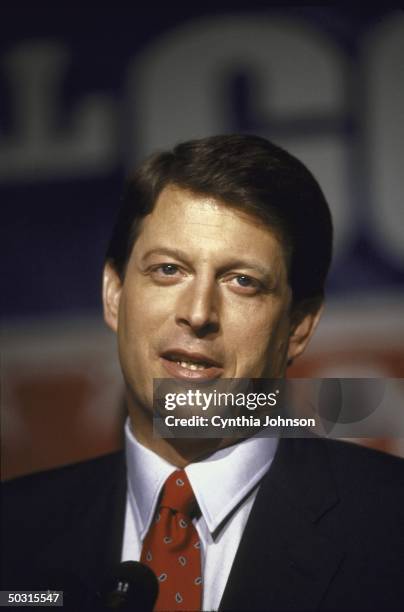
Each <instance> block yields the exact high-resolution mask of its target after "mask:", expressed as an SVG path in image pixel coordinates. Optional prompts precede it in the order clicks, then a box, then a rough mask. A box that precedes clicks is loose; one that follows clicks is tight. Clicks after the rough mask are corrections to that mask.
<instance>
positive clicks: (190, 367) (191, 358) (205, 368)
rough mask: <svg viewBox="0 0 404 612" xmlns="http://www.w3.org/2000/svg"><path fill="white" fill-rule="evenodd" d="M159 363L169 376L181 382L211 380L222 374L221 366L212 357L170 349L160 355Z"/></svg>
mask: <svg viewBox="0 0 404 612" xmlns="http://www.w3.org/2000/svg"><path fill="white" fill-rule="evenodd" d="M160 360H161V363H162V365H163V367H164V369H165V370H166V372H167V373H168V374H170V376H173V377H174V378H180V379H183V380H211V379H213V378H218V377H219V376H221V375H222V374H223V371H224V369H223V366H222V365H221V364H220V363H219V362H218V361H216V359H213V358H212V357H210V356H208V355H205V354H202V353H193V352H189V351H184V350H183V349H170V350H167V351H164V353H162V354H161V355H160Z"/></svg>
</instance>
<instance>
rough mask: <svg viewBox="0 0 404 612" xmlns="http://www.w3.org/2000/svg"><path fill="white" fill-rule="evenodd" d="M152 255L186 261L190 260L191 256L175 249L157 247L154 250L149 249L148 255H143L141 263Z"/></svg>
mask: <svg viewBox="0 0 404 612" xmlns="http://www.w3.org/2000/svg"><path fill="white" fill-rule="evenodd" d="M152 255H168V256H169V257H175V258H177V259H182V260H184V261H186V260H188V259H189V256H188V255H187V254H186V253H185V251H181V249H175V248H170V247H156V248H154V249H149V250H148V251H146V253H143V255H142V257H141V258H140V261H142V262H143V261H145V260H146V259H148V258H149V257H151V256H152Z"/></svg>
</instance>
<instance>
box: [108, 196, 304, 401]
mask: <svg viewBox="0 0 404 612" xmlns="http://www.w3.org/2000/svg"><path fill="white" fill-rule="evenodd" d="M291 298H292V296H291V289H290V287H289V285H288V281H287V266H286V261H285V256H284V252H283V248H282V245H281V243H280V242H279V240H278V239H277V238H276V236H275V234H274V233H273V232H272V231H271V230H270V229H268V228H267V227H265V226H263V225H262V223H260V221H258V220H257V219H255V218H254V217H252V216H250V215H248V214H246V213H243V212H240V211H237V210H235V209H233V208H231V207H229V206H226V205H224V204H223V203H221V202H220V201H218V200H216V199H215V198H212V197H209V196H203V195H197V194H194V193H192V192H189V191H185V190H183V189H180V188H178V187H175V186H168V187H166V188H165V189H164V190H163V191H162V193H161V194H160V196H159V198H158V200H157V202H156V205H155V208H154V210H153V212H152V213H151V214H149V215H147V216H146V217H145V218H144V220H143V222H142V226H141V229H140V233H139V237H138V239H137V240H136V243H135V246H134V248H133V251H132V254H131V256H130V259H129V262H128V266H127V271H126V275H125V279H124V282H123V284H122V285H121V284H120V282H119V279H118V277H117V275H116V274H115V272H114V270H113V269H112V268H110V267H109V266H107V268H106V271H105V278H104V303H105V313H106V314H105V316H106V320H107V323H108V324H109V325H110V326H111V327H112V328H113V329H114V330H115V331H116V332H117V334H118V343H119V355H120V361H121V366H122V370H123V374H124V378H125V381H126V384H127V386H128V388H129V390H130V394H129V395H130V397H131V398H132V401H134V403H135V404H136V405H138V406H139V405H140V406H142V407H143V408H146V409H147V410H151V407H152V391H153V378H167V377H173V378H180V379H185V380H195V379H196V380H205V379H214V378H260V377H273V378H277V377H282V376H283V375H284V372H285V368H286V363H287V360H288V358H291V357H294V356H296V354H298V352H301V351H302V350H303V348H302V342H300V343H296V340H293V338H295V339H296V336H294V335H293V333H294V332H293V333H292V325H291V318H290V310H291ZM306 342H307V339H306V340H305V342H304V344H305V343H306Z"/></svg>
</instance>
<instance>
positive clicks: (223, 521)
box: [122, 420, 278, 610]
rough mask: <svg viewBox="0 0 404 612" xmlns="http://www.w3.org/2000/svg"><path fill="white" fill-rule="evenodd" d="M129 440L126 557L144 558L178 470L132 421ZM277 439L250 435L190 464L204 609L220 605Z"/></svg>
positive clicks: (124, 558)
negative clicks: (139, 436) (138, 434)
mask: <svg viewBox="0 0 404 612" xmlns="http://www.w3.org/2000/svg"><path fill="white" fill-rule="evenodd" d="M125 438H126V461H127V468H128V495H127V504H126V517H125V528H124V537H123V547H122V561H129V560H134V561H139V559H140V555H141V551H142V543H143V540H144V538H145V536H146V534H147V531H148V529H149V527H150V524H151V522H152V519H153V516H154V513H155V511H156V506H157V502H158V499H159V496H160V493H161V489H162V487H163V485H164V483H165V481H166V479H167V478H168V477H169V476H170V474H172V472H174V471H175V470H176V469H178V468H177V467H176V466H174V465H172V464H171V463H168V462H167V461H166V460H165V459H162V458H161V457H160V456H159V455H156V454H155V453H153V452H152V451H151V450H149V449H147V448H146V447H144V446H142V445H141V444H140V443H139V442H138V441H137V440H136V438H135V436H134V435H133V433H132V431H131V427H130V425H129V420H128V421H127V423H126V425H125ZM277 442H278V441H277V440H276V439H275V438H257V437H253V438H249V439H247V440H244V441H242V442H240V443H238V444H235V445H233V446H230V447H228V448H224V449H222V450H219V451H216V452H215V453H213V454H212V455H210V456H209V457H208V458H207V459H204V460H203V461H199V462H197V463H191V464H189V465H187V467H186V468H185V472H186V474H187V476H188V479H189V482H190V483H191V486H192V489H193V491H194V493H195V497H196V500H197V502H198V504H199V508H200V511H201V515H200V517H199V518H197V519H194V525H195V527H196V529H197V531H198V534H199V537H200V540H201V543H202V549H201V556H202V558H201V563H202V576H203V585H204V586H203V610H217V609H218V607H219V604H220V600H221V598H222V595H223V592H224V589H225V586H226V582H227V579H228V577H229V574H230V570H231V566H232V564H233V561H234V558H235V555H236V552H237V548H238V546H239V543H240V540H241V536H242V534H243V531H244V527H245V525H246V522H247V519H248V516H249V514H250V510H251V508H252V505H253V503H254V500H255V497H256V495H257V491H258V488H259V484H260V481H261V479H262V477H263V476H264V474H265V473H266V472H267V471H268V469H269V467H270V465H271V463H272V460H273V457H274V455H275V451H276V447H277ZM235 508H236V510H235V511H234V512H233V510H234V509H235ZM232 512H233V513H232Z"/></svg>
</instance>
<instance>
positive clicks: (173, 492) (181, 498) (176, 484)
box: [160, 470, 196, 517]
mask: <svg viewBox="0 0 404 612" xmlns="http://www.w3.org/2000/svg"><path fill="white" fill-rule="evenodd" d="M163 506H164V507H166V508H171V510H174V511H175V512H180V513H181V514H184V515H185V516H189V517H192V516H193V515H194V514H195V510H196V500H195V495H194V492H193V490H192V487H191V484H190V482H189V480H188V477H187V475H186V473H185V472H184V470H176V471H175V472H173V473H172V474H171V476H169V477H168V478H167V480H166V482H165V484H164V489H163V495H162V498H161V502H160V507H163Z"/></svg>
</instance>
